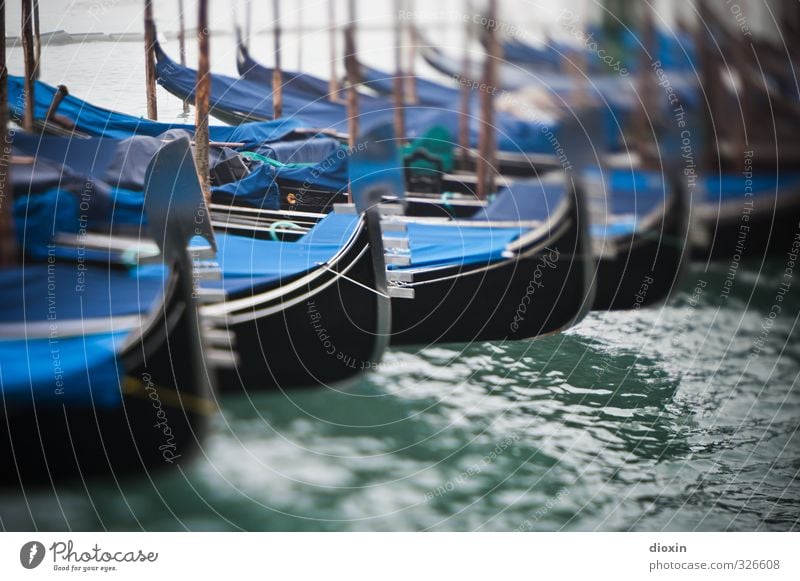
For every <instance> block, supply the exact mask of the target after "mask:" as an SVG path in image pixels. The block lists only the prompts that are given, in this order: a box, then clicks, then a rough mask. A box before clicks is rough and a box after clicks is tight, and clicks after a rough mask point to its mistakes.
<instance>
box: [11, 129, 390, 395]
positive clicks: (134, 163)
mask: <svg viewBox="0 0 800 581" xmlns="http://www.w3.org/2000/svg"><path fill="white" fill-rule="evenodd" d="M169 134H170V133H169V132H168V133H167V134H165V136H168V135H169ZM165 136H159V137H147V136H135V137H131V138H129V139H127V140H123V141H119V140H111V139H103V138H99V139H98V138H85V139H74V140H71V141H69V142H67V141H65V140H63V139H60V138H53V137H40V138H33V139H28V140H27V141H26V140H23V139H20V140H19V143H18V147H19V148H22V149H23V151H24V152H25V153H29V154H33V153H35V154H36V161H37V163H39V164H53V165H55V166H56V167H58V168H59V171H60V172H61V175H62V176H71V177H70V179H71V180H72V181H74V182H75V183H76V184H81V183H83V182H84V180H85V179H86V178H85V176H87V175H88V176H91V177H92V178H96V179H98V180H102V181H104V182H105V183H111V184H113V187H111V188H110V192H108V193H107V194H106V195H105V198H103V197H101V196H100V193H101V192H96V193H97V195H96V196H94V197H91V196H90V197H89V199H87V200H86V201H85V203H87V206H90V207H91V209H92V212H91V213H90V215H89V219H88V223H87V226H86V228H87V229H88V230H90V231H92V232H93V233H99V234H108V235H109V236H110V237H112V238H113V239H115V240H116V241H117V243H119V241H122V240H125V237H126V236H130V232H129V231H130V229H131V228H135V227H137V224H136V222H133V223H131V221H130V218H131V213H132V212H131V211H132V210H133V215H134V217H135V209H136V208H137V207H139V206H140V205H141V202H142V199H141V176H140V164H139V163H138V160H139V159H141V157H142V156H143V155H145V154H146V152H147V151H149V150H151V149H152V148H154V147H158V144H159V143H160V142H161V141H162V140H163V139H165ZM365 138H367V139H368V138H369V136H366V137H365ZM256 177H258V176H257V175H256ZM63 179H64V178H62V180H63ZM351 179H352V177H351ZM195 181H196V179H195ZM265 183H266V186H267V190H266V191H265V192H262V196H264V195H266V194H268V193H269V189H268V186H269V182H268V181H266V182H264V181H256V182H255V183H254V184H245V185H244V186H242V189H243V190H245V191H250V190H253V191H254V190H255V189H257V188H258V186H259V184H261V185H264V184H265ZM191 185H192V187H195V186H196V183H195V184H191ZM248 188H249V190H248ZM222 189H223V194H224V193H225V190H224V186H223V188H222ZM236 190H237V188H234V190H233V191H234V196H233V198H234V199H236V196H235V194H236V193H237V192H236ZM44 193H45V194H46V193H47V192H44ZM93 193H95V192H93ZM238 193H241V192H238ZM81 196H83V193H82V192H80V191H79V192H78V193H77V196H76V197H77V199H78V200H80V201H84V200H83V198H82V197H81ZM45 204H46V202H45V201H41V205H45ZM45 207H46V206H45ZM61 207H62V208H66V209H67V210H64V209H62V211H67V212H68V211H69V210H68V209H69V208H72V211H73V212H74V214H73V215H70V216H69V218H70V220H71V221H77V220H79V219H80V215H79V212H78V209H77V208H76V206H75V205H74V203H73V204H72V205H70V204H68V203H66V202H65V201H62V202H61ZM228 207H230V206H228ZM353 208H354V207H353V206H352V205H348V204H340V205H337V207H335V208H333V211H331V212H330V213H329V214H327V215H325V216H324V217H323V218H322V219H320V220H319V221H318V222H317V223H315V224H314V225H313V227H312V228H311V229H310V230H309V232H307V233H306V234H305V235H304V236H302V237H301V238H299V239H297V240H292V241H281V240H279V239H271V237H270V236H261V235H260V234H261V232H259V231H258V229H257V228H256V227H254V226H253V225H252V224H238V225H236V224H234V225H225V224H222V225H221V226H219V227H218V228H217V233H216V240H217V245H218V249H219V255H218V261H219V269H220V280H219V281H201V283H200V286H199V291H198V292H199V296H200V297H201V299H202V300H203V301H204V303H205V304H204V305H203V306H202V307H201V313H202V315H203V317H204V320H205V322H206V324H207V325H208V326H209V334H208V336H209V341H210V343H211V346H212V348H213V349H211V350H210V351H209V353H208V354H209V356H210V357H212V358H213V359H214V360H215V362H216V363H217V366H216V367H217V369H216V374H217V382H218V385H219V386H220V389H221V390H224V391H239V392H241V391H242V390H245V391H250V390H258V389H270V388H281V389H289V388H293V387H301V386H313V385H320V384H329V383H333V382H337V381H344V380H347V379H350V378H352V377H354V376H355V375H357V374H359V373H361V372H363V371H366V370H369V369H373V368H375V367H376V366H377V365H378V363H379V362H380V359H381V356H382V354H383V350H384V346H385V344H386V342H387V341H388V339H387V337H388V334H389V329H390V304H389V297H388V295H387V293H386V291H385V282H384V281H385V268H384V265H383V249H382V242H381V233H380V226H379V222H380V217H379V212H380V208H379V207H367V208H364V209H363V211H362V212H356V211H354V209H353ZM254 210H257V208H254ZM372 214H374V216H373V215H372ZM73 223H74V222H73ZM370 223H372V225H370ZM109 225H110V226H109ZM109 228H110V231H108V230H109ZM234 232H235V233H234ZM62 238H63V237H62ZM64 243H65V244H66V243H69V244H71V245H72V246H73V247H76V246H79V245H80V243H81V242H80V240H78V239H76V238H75V237H73V238H72V239H71V240H70V239H69V238H66V239H65V242H64ZM106 243H107V240H105V239H102V240H100V242H99V244H100V247H101V248H102V247H103V246H102V245H103V244H106ZM332 345H335V346H336V348H335V349H333V348H332ZM332 349H333V350H332Z"/></svg>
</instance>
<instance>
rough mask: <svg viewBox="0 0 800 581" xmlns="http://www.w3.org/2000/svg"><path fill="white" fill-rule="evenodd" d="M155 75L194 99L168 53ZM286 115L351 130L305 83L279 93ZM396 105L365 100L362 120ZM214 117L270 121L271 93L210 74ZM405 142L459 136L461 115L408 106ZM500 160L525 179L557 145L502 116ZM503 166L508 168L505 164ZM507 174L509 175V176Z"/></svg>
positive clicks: (188, 78) (340, 108)
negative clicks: (437, 132)
mask: <svg viewBox="0 0 800 581" xmlns="http://www.w3.org/2000/svg"><path fill="white" fill-rule="evenodd" d="M155 53H156V59H157V61H156V71H157V74H158V78H157V80H158V83H159V84H160V85H161V86H162V87H164V88H165V89H166V90H167V91H168V92H170V93H172V94H173V95H175V96H176V97H178V98H180V99H182V100H191V99H193V98H194V91H195V84H196V82H197V72H196V71H195V70H193V69H191V68H188V67H185V66H182V65H180V64H179V63H177V62H175V61H174V60H172V59H171V58H170V57H169V56H168V55H167V54H166V52H164V50H163V49H162V48H161V47H160V46H158V45H157V46H156V49H155ZM281 100H282V103H283V105H282V111H283V115H284V116H286V117H289V118H291V119H292V120H293V121H295V122H300V123H301V124H302V125H304V126H305V127H308V128H315V129H324V130H326V131H328V132H337V133H339V134H345V132H346V131H347V119H348V115H347V110H346V106H345V105H344V104H343V103H341V102H338V101H330V100H326V99H323V98H320V96H319V94H318V93H317V92H316V91H306V90H305V88H303V87H301V85H297V86H293V85H292V84H291V83H290V84H289V85H287V86H286V87H284V88H283V89H282V91H281ZM392 109H393V105H392V104H391V102H389V101H387V100H386V99H383V98H369V97H366V96H365V97H363V98H362V99H361V103H360V109H359V118H360V119H361V120H362V122H363V123H366V124H369V123H371V122H372V121H371V120H375V122H377V121H379V120H380V119H381V118H383V117H386V116H387V115H391V110H392ZM210 114H211V115H212V116H214V117H216V118H217V119H219V120H220V121H223V122H224V123H230V124H237V123H244V122H252V121H264V120H268V119H272V118H273V116H274V112H273V110H272V95H271V92H270V91H265V90H264V86H263V85H261V84H259V83H257V82H253V81H250V80H245V79H241V78H238V79H237V78H233V77H228V76H225V75H220V74H212V75H211V94H210ZM405 118H406V124H405V125H406V130H407V135H406V136H405V137H406V138H410V139H413V138H416V137H421V136H422V135H424V134H425V133H426V132H427V131H428V129H429V128H430V127H434V126H441V127H444V128H446V129H447V130H448V131H449V132H450V134H451V135H456V134H457V133H458V125H459V118H460V113H459V112H458V111H455V110H453V108H452V101H451V102H450V103H447V104H446V105H444V104H426V103H419V104H417V105H413V106H412V105H409V106H408V107H406V109H405ZM479 127H480V123H479V122H478V120H477V119H474V118H473V119H470V144H471V146H472V147H473V148H474V147H475V146H476V145H477V143H478V135H479ZM496 127H497V142H498V148H499V150H500V151H499V154H498V159H499V161H500V162H501V170H503V171H506V168H505V165H507V166H508V168H507V170H508V171H511V170H512V169H517V170H518V171H520V172H522V173H523V175H524V174H525V173H526V172H529V171H530V167H531V161H532V160H535V159H536V156H537V155H541V156H546V158H547V161H548V162H549V161H550V158H552V156H553V149H554V147H553V143H552V142H551V140H550V139H549V138H548V136H547V135H546V134H545V133H543V132H542V131H541V127H540V126H536V125H534V124H532V123H531V122H530V121H529V120H525V119H520V118H518V117H516V116H514V115H511V114H506V113H502V112H501V113H498V115H497V118H496ZM467 153H469V154H470V155H468V156H466V157H467V158H468V159H469V160H471V161H470V163H472V164H474V158H475V156H476V152H475V151H474V150H473V149H471V150H470V151H469V152H467ZM503 164H505V165H503ZM508 171H507V173H508Z"/></svg>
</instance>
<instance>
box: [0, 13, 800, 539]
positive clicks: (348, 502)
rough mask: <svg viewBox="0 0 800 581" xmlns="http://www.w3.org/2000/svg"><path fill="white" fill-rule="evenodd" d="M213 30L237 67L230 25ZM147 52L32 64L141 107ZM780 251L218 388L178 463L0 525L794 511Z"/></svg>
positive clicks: (623, 523) (501, 519)
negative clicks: (501, 339) (603, 309)
mask: <svg viewBox="0 0 800 581" xmlns="http://www.w3.org/2000/svg"><path fill="white" fill-rule="evenodd" d="M124 6H125V7H127V8H126V9H129V10H130V9H131V8H130V6H128V5H127V4H125V5H124ZM73 26H74V23H73ZM220 26H224V25H223V24H221V25H220ZM119 30H120V31H123V30H126V29H125V28H124V27H123V28H120V29H119ZM324 39H325V35H324V34H321V35H320V38H319V39H317V40H318V41H319V42H318V43H317V44H318V46H324V45H325V40H324ZM266 43H267V41H266V40H264V39H262V45H266ZM364 44H365V46H372V45H371V44H370V43H368V42H367V41H364ZM378 44H379V43H378ZM378 44H375V46H378ZM166 46H167V49H168V50H170V51H171V52H172V53H173V54H176V44H175V42H174V41H173V42H169V43H167V44H166ZM212 46H213V51H214V58H215V60H214V61H213V62H214V65H213V66H214V69H216V70H222V71H227V72H233V70H234V67H235V65H234V61H233V50H232V48H233V43H232V39H231V38H230V37H220V38H215V39H214V40H213V41H212ZM141 52H142V51H141V46H140V45H139V44H136V43H120V44H112V43H91V44H86V45H69V46H63V47H47V48H46V49H45V53H44V59H43V69H42V78H43V80H46V81H48V82H50V83H53V84H56V83H59V82H66V83H67V84H68V85H69V86H70V88H71V90H72V91H73V93H75V94H76V95H78V96H80V97H83V98H88V99H91V100H93V101H95V102H98V103H99V104H102V105H104V106H108V107H113V108H115V109H118V110H122V111H126V112H129V113H134V114H143V113H144V109H145V107H144V105H145V102H144V96H143V94H142V89H141V88H142V87H143V69H142V67H141ZM387 53H389V54H387V55H386V57H385V58H390V52H389V49H388V45H387ZM193 54H194V53H193V52H190V53H189V59H190V61H191V59H192V58H194V57H193V56H192V55H193ZM307 55H308V56H307V57H306V59H307V61H310V60H312V57H313V55H311V54H310V52H309V51H307ZM372 56H373V57H374V54H372ZM11 60H12V66H11V72H12V73H19V72H20V70H21V69H20V66H19V51H18V49H12V54H11ZM264 60H266V61H269V58H268V57H266V58H265V59H264ZM378 60H379V59H378ZM373 62H374V61H373ZM309 66H310V67H311V68H312V69H313V68H314V67H316V69H315V70H318V72H320V73H321V74H325V73H326V71H327V65H326V63H325V62H324V59H318V60H317V61H314V62H309ZM423 72H424V71H423ZM159 99H160V102H159V105H160V114H161V117H162V118H163V119H174V118H177V117H178V116H179V115H180V113H181V103H180V102H179V101H177V100H176V99H174V98H171V97H170V96H169V95H167V94H166V93H163V92H161V93H159ZM785 261H786V257H781V256H778V257H777V258H775V259H771V260H770V261H768V262H766V263H765V264H763V265H762V264H761V263H759V262H755V263H748V264H742V265H741V266H740V267H739V269H738V271H737V272H736V275H735V284H734V286H733V288H732V290H731V293H730V295H729V296H728V298H724V296H725V295H724V294H723V288H724V286H723V284H724V282H725V280H726V277H727V276H728V271H729V266H730V264H728V263H726V262H722V263H720V264H712V265H709V266H706V265H705V264H698V265H695V266H694V267H693V268H692V269H691V270H690V271H689V272H688V273H687V274H686V278H685V282H684V284H683V286H682V287H681V289H679V290H678V291H676V293H675V294H674V296H673V297H672V299H671V300H670V302H669V303H668V304H667V305H666V306H664V307H659V308H653V309H647V310H641V311H638V312H626V313H614V314H591V315H590V316H589V317H588V318H587V319H586V320H585V321H584V322H583V323H581V324H580V325H579V326H577V327H576V328H575V329H573V330H571V331H569V332H568V333H565V334H562V335H558V336H555V337H550V338H546V339H541V340H538V341H531V342H521V343H510V344H499V343H478V344H471V345H446V346H438V347H432V348H426V349H424V350H422V351H421V352H417V351H415V350H392V351H390V352H389V353H388V354H387V356H386V358H385V360H384V363H383V365H382V366H381V368H380V370H379V371H378V372H376V373H372V374H369V375H366V376H363V377H362V378H361V379H360V380H359V381H358V382H357V383H356V384H355V385H351V386H347V387H344V388H342V389H341V390H339V391H334V390H332V389H310V390H303V391H297V392H290V393H273V394H258V395H253V396H252V397H251V398H249V399H248V398H238V399H232V400H226V401H225V402H223V406H222V413H221V414H220V416H219V417H217V418H216V419H215V421H214V425H213V427H212V431H211V434H210V437H209V438H208V440H207V442H206V443H205V445H204V449H203V453H202V455H201V456H200V457H198V458H197V459H196V461H195V462H194V463H193V464H192V465H191V467H190V468H189V469H188V470H187V471H186V472H185V473H180V474H172V475H170V476H163V475H154V476H153V478H152V480H136V481H131V480H124V481H119V482H106V483H97V482H92V483H87V484H86V485H85V486H84V485H81V484H78V485H73V486H71V487H59V488H58V489H57V490H52V489H51V490H39V491H27V493H26V495H25V496H24V497H23V496H20V495H12V494H10V493H3V492H0V529H3V530H20V529H25V530H27V529H42V530H53V529H59V530H62V529H71V530H97V529H108V530H132V529H133V530H136V529H147V530H175V529H177V530H182V529H192V530H220V529H223V530H238V529H248V530H287V529H290V530H423V529H424V530H647V531H652V530H696V529H697V530H787V529H797V528H798V523H799V520H798V519H800V482H798V470H800V437H799V436H798V426H800V392H799V390H798V373H800V341H798V332H797V319H798V313H800V274H798V273H795V274H794V279H793V280H792V285H791V288H790V289H789V291H788V293H787V294H786V296H785V297H784V298H783V301H781V302H780V307H781V312H780V313H779V314H777V316H776V317H775V319H774V321H773V320H772V319H770V318H769V313H770V311H772V310H774V309H773V306H774V305H776V304H778V301H777V299H776V297H777V295H778V289H779V285H780V283H781V282H782V281H783V280H784V279H783V278H782V276H783V273H784V268H785V267H786V262H785ZM698 289H699V290H698Z"/></svg>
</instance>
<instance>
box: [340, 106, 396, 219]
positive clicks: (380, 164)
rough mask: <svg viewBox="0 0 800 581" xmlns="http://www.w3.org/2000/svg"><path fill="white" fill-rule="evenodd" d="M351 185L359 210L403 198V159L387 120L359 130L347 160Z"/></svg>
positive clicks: (392, 129) (363, 210)
mask: <svg viewBox="0 0 800 581" xmlns="http://www.w3.org/2000/svg"><path fill="white" fill-rule="evenodd" d="M349 170H350V188H351V191H352V193H353V201H354V202H355V204H356V209H357V210H358V211H359V212H365V211H366V210H367V209H368V208H370V207H373V206H375V205H377V204H380V203H381V202H382V201H384V200H396V201H399V202H401V203H402V202H404V201H405V178H404V174H403V161H402V157H401V155H400V149H399V147H398V141H397V139H396V137H395V134H394V128H393V127H392V124H391V123H390V122H388V121H382V122H379V123H376V124H374V125H371V126H369V127H368V128H367V130H366V131H364V132H363V133H361V134H360V135H359V136H358V138H357V140H356V145H355V146H354V147H353V151H351V152H350V160H349Z"/></svg>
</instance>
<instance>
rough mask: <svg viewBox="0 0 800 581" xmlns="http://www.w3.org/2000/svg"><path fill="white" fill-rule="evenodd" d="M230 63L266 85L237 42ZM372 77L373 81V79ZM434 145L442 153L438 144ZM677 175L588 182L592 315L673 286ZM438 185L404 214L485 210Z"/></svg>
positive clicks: (462, 214)
mask: <svg viewBox="0 0 800 581" xmlns="http://www.w3.org/2000/svg"><path fill="white" fill-rule="evenodd" d="M237 62H238V65H239V72H240V74H241V75H242V77H243V78H245V79H247V80H249V81H252V82H257V83H260V84H262V85H264V86H265V87H270V86H271V80H272V69H270V68H268V67H265V66H263V65H261V64H259V63H258V62H257V61H255V60H254V59H253V58H252V57H251V56H250V54H249V52H248V51H247V49H246V47H244V46H243V45H241V44H240V47H239V57H238V59H237ZM362 69H363V67H362ZM371 71H372V74H373V76H374V75H377V74H379V73H378V72H377V71H375V70H374V69H372V70H371ZM380 74H382V73H380ZM373 78H374V77H373ZM294 82H299V83H302V84H303V86H304V87H306V90H308V91H312V90H316V91H317V92H318V93H320V97H323V96H324V95H323V94H321V92H322V91H325V90H326V89H327V85H326V84H324V81H322V80H321V79H316V78H315V77H313V76H310V75H305V74H303V75H298V74H296V73H288V80H287V85H288V84H291V83H294ZM373 88H374V87H373ZM381 88H382V89H384V90H386V91H389V92H391V90H392V80H391V78H390V77H386V76H385V75H384V78H382V83H381ZM417 90H418V91H419V92H420V94H421V95H423V97H422V98H423V99H424V98H425V97H424V95H426V94H428V93H432V94H436V93H437V92H438V93H442V92H445V93H447V91H446V89H445V88H444V87H441V86H437V85H436V83H433V82H432V81H427V80H424V79H418V80H417ZM455 98H457V95H450V99H451V101H452V99H455ZM594 125H597V123H595V124H594ZM433 141H434V140H431V142H433ZM438 141H439V144H438V146H439V147H440V148H441V147H442V146H441V141H442V139H441V138H439V139H438ZM420 142H422V145H420V147H422V148H424V147H425V145H427V144H425V143H424V139H423V140H420ZM435 145H436V144H435ZM441 165H442V164H440V166H441ZM672 169H674V168H672ZM676 173H677V172H676ZM465 177H468V176H465ZM676 177H677V176H676V175H672V176H667V178H666V179H664V178H663V176H662V175H660V174H659V173H657V172H656V173H654V172H643V171H641V170H638V169H636V168H630V167H629V168H617V169H614V170H611V171H610V172H609V173H608V175H607V176H606V179H604V180H596V179H595V180H589V182H591V181H596V182H598V183H596V184H595V185H594V187H593V190H594V191H595V193H596V194H597V195H596V196H595V198H596V200H595V204H596V205H597V204H599V205H600V208H599V209H598V211H597V212H594V213H593V226H592V231H591V233H592V238H593V247H594V248H596V249H597V252H598V271H597V285H596V287H597V292H596V295H595V300H594V305H593V308H594V309H596V310H621V309H631V308H637V309H638V308H641V307H643V306H649V305H654V304H658V303H660V302H662V301H663V300H665V299H666V298H667V297H668V296H669V294H670V292H671V291H672V289H673V288H674V287H675V284H676V283H677V282H678V281H679V280H680V273H681V272H682V265H683V259H684V254H685V253H684V250H685V249H684V246H685V244H686V236H687V227H688V216H689V203H688V200H687V199H686V192H685V188H684V187H683V186H682V185H681V182H680V180H677V179H676ZM439 181H440V183H439V184H438V185H437V188H435V189H438V190H440V191H447V192H451V194H450V195H449V196H447V198H446V199H442V198H441V192H440V191H437V192H435V193H434V194H433V195H426V194H425V193H421V192H415V193H414V194H413V195H409V197H408V204H409V214H410V215H442V214H444V215H451V216H454V217H458V218H467V217H470V216H472V215H473V214H475V212H476V211H478V210H479V208H480V207H482V206H483V205H484V204H483V203H482V202H480V201H479V200H477V199H476V198H475V196H474V192H472V191H471V188H470V184H468V183H464V182H462V181H460V180H459V176H458V175H457V174H456V175H444V176H441V177H439Z"/></svg>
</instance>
